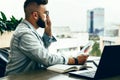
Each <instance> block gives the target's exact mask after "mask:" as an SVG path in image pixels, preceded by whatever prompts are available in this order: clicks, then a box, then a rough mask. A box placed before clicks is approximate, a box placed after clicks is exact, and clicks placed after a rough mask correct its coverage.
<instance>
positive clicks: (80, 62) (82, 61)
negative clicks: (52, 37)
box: [77, 54, 89, 64]
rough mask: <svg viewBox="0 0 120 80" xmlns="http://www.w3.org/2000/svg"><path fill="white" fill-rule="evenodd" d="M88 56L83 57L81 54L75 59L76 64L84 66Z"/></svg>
mask: <svg viewBox="0 0 120 80" xmlns="http://www.w3.org/2000/svg"><path fill="white" fill-rule="evenodd" d="M88 56H89V55H84V54H81V55H79V56H78V57H77V59H78V64H84V63H85V62H86V60H87V58H88Z"/></svg>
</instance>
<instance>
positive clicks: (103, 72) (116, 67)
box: [69, 45, 120, 79]
mask: <svg viewBox="0 0 120 80" xmlns="http://www.w3.org/2000/svg"><path fill="white" fill-rule="evenodd" d="M94 63H95V62H94ZM96 65H97V64H96ZM69 74H70V75H72V76H77V77H80V78H85V79H103V78H108V77H112V76H117V75H120V45H110V46H105V47H104V50H103V52H102V55H101V58H100V62H99V64H98V65H97V69H96V70H94V69H93V70H82V71H74V72H69Z"/></svg>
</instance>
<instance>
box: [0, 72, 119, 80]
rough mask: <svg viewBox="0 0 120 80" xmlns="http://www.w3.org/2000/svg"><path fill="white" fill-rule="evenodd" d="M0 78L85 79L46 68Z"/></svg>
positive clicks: (3, 79)
mask: <svg viewBox="0 0 120 80" xmlns="http://www.w3.org/2000/svg"><path fill="white" fill-rule="evenodd" d="M0 80H85V79H81V78H78V77H74V76H69V74H67V73H66V74H60V73H56V72H52V71H48V70H38V71H31V72H27V73H22V74H16V75H9V76H6V77H3V78H0ZM103 80H120V76H116V77H112V78H108V79H103Z"/></svg>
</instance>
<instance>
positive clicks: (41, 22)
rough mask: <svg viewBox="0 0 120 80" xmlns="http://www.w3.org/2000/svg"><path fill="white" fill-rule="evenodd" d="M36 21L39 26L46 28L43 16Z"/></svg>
mask: <svg viewBox="0 0 120 80" xmlns="http://www.w3.org/2000/svg"><path fill="white" fill-rule="evenodd" d="M36 23H37V25H38V26H39V27H41V28H45V21H43V20H42V19H41V18H39V19H38V21H37V22H36Z"/></svg>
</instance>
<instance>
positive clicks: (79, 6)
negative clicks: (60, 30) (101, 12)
mask: <svg viewBox="0 0 120 80" xmlns="http://www.w3.org/2000/svg"><path fill="white" fill-rule="evenodd" d="M24 1H25V0H19V1H18V0H15V1H14V2H13V1H10V0H9V1H8V0H1V1H0V10H1V11H3V12H4V13H5V14H6V16H7V17H10V16H11V15H14V16H15V17H17V18H21V17H24V12H23V3H24ZM6 2H7V3H6ZM117 5H119V3H118V0H110V1H105V0H77V1H73V0H49V3H48V5H47V8H48V10H49V11H50V17H51V21H52V25H53V26H70V27H71V28H72V29H74V28H76V30H77V29H80V30H86V29H87V10H89V9H90V10H91V9H94V8H104V9H105V25H108V24H119V23H120V16H119V14H120V10H119V7H118V6H117Z"/></svg>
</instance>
